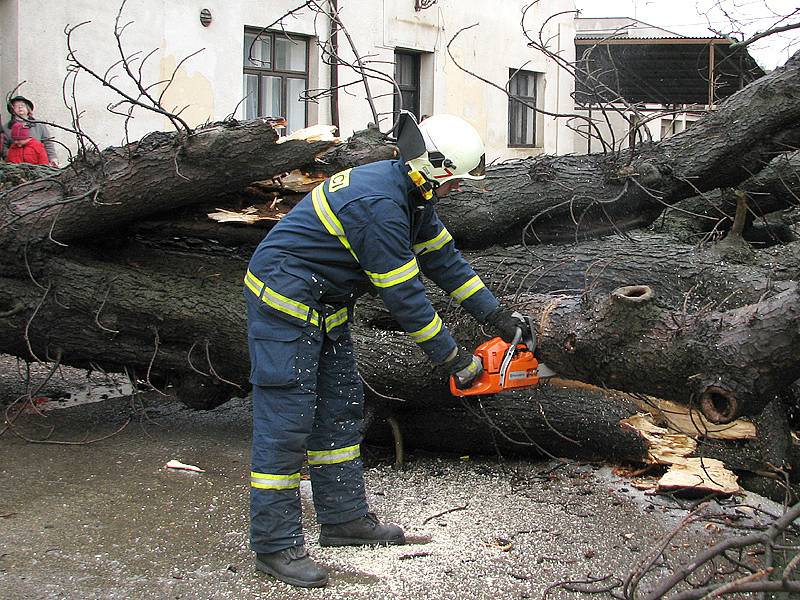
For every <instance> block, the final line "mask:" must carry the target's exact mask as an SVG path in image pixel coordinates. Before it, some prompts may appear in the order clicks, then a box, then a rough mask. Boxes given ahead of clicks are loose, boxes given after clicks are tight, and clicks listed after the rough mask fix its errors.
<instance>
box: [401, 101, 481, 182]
mask: <svg viewBox="0 0 800 600" xmlns="http://www.w3.org/2000/svg"><path fill="white" fill-rule="evenodd" d="M415 125H416V123H415ZM417 128H418V129H419V133H420V134H422V139H423V140H424V142H425V151H424V152H423V153H422V154H421V155H418V156H416V157H415V158H408V157H407V156H405V155H404V156H403V158H405V159H406V162H407V163H408V165H409V166H410V167H411V168H412V169H416V170H417V171H420V172H421V173H422V174H423V175H425V177H426V178H427V179H428V180H429V181H430V182H431V183H432V184H433V185H434V186H436V185H439V184H442V183H445V182H447V181H450V180H451V179H483V178H484V177H486V151H485V149H484V147H483V141H482V140H481V136H480V135H479V134H478V132H477V131H476V130H475V128H474V127H473V126H472V125H470V124H469V123H467V122H466V121H465V120H464V119H462V118H461V117H456V116H455V115H446V114H441V115H433V116H430V117H428V118H427V119H425V120H423V121H422V123H420V124H419V125H417ZM409 129H411V128H410V127H409ZM400 141H401V140H399V139H398V142H400ZM398 146H400V143H398ZM400 149H401V151H402V150H403V147H402V146H401V148H400ZM416 153H417V152H414V154H416Z"/></svg>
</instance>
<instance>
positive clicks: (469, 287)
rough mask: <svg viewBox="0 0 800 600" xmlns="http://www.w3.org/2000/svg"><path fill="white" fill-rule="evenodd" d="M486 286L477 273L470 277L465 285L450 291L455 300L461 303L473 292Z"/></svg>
mask: <svg viewBox="0 0 800 600" xmlns="http://www.w3.org/2000/svg"><path fill="white" fill-rule="evenodd" d="M485 287H486V286H485V285H483V282H482V281H481V278H480V277H478V276H477V275H475V277H470V278H469V279H468V280H467V282H466V283H465V284H464V285H462V286H460V287H458V288H457V289H455V290H453V291H452V292H450V296H451V297H452V298H453V300H455V301H456V302H458V303H459V304H461V303H462V302H463V301H464V300H466V299H467V298H469V297H470V296H472V294H474V293H475V292H477V291H478V290H480V289H483V288H485Z"/></svg>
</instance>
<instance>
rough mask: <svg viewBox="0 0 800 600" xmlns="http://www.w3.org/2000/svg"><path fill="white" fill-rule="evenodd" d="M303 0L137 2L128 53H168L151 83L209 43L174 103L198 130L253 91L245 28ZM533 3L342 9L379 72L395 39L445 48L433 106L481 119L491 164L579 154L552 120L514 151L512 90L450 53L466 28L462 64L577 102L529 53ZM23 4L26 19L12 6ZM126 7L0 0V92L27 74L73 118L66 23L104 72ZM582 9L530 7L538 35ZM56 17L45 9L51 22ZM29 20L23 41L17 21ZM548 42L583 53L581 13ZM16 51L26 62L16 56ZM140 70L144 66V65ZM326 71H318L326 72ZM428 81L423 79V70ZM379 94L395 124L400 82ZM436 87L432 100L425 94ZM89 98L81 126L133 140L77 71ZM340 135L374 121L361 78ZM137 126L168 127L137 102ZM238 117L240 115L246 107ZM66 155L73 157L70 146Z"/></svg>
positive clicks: (381, 86)
mask: <svg viewBox="0 0 800 600" xmlns="http://www.w3.org/2000/svg"><path fill="white" fill-rule="evenodd" d="M299 4H300V3H299V2H297V0H271V1H267V0H204V2H202V3H198V2H195V1H193V0H128V2H127V4H126V8H125V12H124V13H123V17H122V22H123V23H127V22H129V21H132V23H131V24H130V25H129V26H128V27H127V29H126V31H125V35H124V38H123V40H124V43H125V47H126V48H127V49H129V50H130V51H135V50H139V51H142V52H143V53H144V54H146V53H148V52H150V51H151V50H154V49H156V48H158V50H157V51H156V52H155V53H154V54H153V55H152V56H151V57H150V58H149V59H148V60H147V62H146V64H145V68H144V69H143V76H144V80H145V81H146V82H148V83H153V82H156V81H159V80H161V79H164V78H165V77H169V76H170V75H171V74H172V71H173V70H174V69H175V67H176V65H177V64H178V63H179V62H180V61H181V60H182V59H183V58H184V57H186V56H187V55H189V54H191V53H193V52H195V51H198V50H200V49H204V50H202V52H200V53H199V54H198V55H196V56H194V57H192V58H190V59H189V60H188V61H186V62H185V63H183V64H182V65H181V67H180V68H179V69H178V72H177V74H176V77H175V80H174V83H173V84H172V86H171V87H170V90H169V91H168V92H167V94H166V95H165V98H164V104H165V107H167V108H170V109H173V108H175V109H182V108H184V106H187V105H188V107H187V108H185V110H184V112H183V113H182V116H183V117H184V118H185V119H186V120H187V121H188V122H189V123H190V125H197V124H199V123H202V122H205V121H207V120H211V121H214V120H220V119H223V118H225V117H226V116H228V115H229V114H231V113H232V112H233V111H234V108H235V107H236V106H237V104H238V103H239V101H240V100H241V96H242V66H241V63H242V52H243V33H244V27H245V26H252V27H263V26H269V25H271V24H272V23H273V22H274V21H276V20H277V19H278V18H280V17H281V16H282V15H284V14H285V13H286V12H287V11H289V10H291V9H293V8H296V7H297V6H298V5H299ZM528 4H529V1H528V0H503V1H502V2H495V3H491V4H490V5H489V4H487V3H486V2H483V1H477V0H474V1H465V0H439V2H438V3H437V4H436V5H434V6H433V7H432V8H430V9H427V10H424V11H420V12H415V11H414V2H413V0H347V1H340V10H341V17H342V20H343V21H344V23H345V25H346V26H347V27H348V30H349V33H350V35H351V36H352V38H353V41H354V43H355V45H356V47H357V48H358V50H359V52H360V53H361V54H362V55H364V56H365V60H368V61H369V66H370V67H371V68H375V69H378V70H380V71H381V72H383V73H386V74H389V75H391V74H392V73H393V66H392V62H393V59H394V51H395V48H396V47H400V48H405V49H411V50H418V51H421V52H431V53H435V54H434V56H433V57H432V58H430V59H426V61H427V63H428V67H429V69H428V70H429V72H430V73H432V74H433V78H432V81H433V83H432V85H433V89H432V90H426V86H427V85H429V84H425V83H424V84H423V109H425V108H426V107H428V106H429V107H430V111H426V112H451V113H454V114H459V115H462V116H463V117H464V118H466V119H468V120H469V121H471V122H472V123H473V124H474V125H475V126H476V128H477V129H478V130H479V131H480V132H481V134H482V135H483V136H484V139H485V140H486V144H487V155H488V156H487V158H488V159H489V160H493V159H499V158H511V157H516V156H527V155H530V154H535V153H538V152H541V151H544V152H546V153H568V152H572V151H573V146H574V136H573V134H572V132H571V131H569V130H568V129H567V128H566V127H564V126H563V123H562V124H559V122H558V121H556V120H555V119H553V118H551V117H544V118H542V119H541V125H542V127H543V128H544V135H543V139H544V147H543V148H542V149H532V148H525V149H510V148H508V147H507V137H508V133H507V130H508V124H507V122H508V121H507V120H508V100H507V97H506V96H505V94H504V93H503V92H502V91H501V90H499V89H495V88H493V87H491V86H489V85H487V84H486V83H484V82H482V81H480V80H478V79H476V78H475V77H473V76H470V75H467V74H465V73H464V72H463V71H462V70H460V69H459V68H458V67H457V66H456V65H455V64H454V63H453V60H452V59H451V58H450V57H449V56H448V55H447V50H446V46H447V43H448V42H449V41H450V40H451V39H452V37H453V36H454V35H455V34H456V33H457V32H458V31H459V30H461V29H462V28H465V27H468V26H470V25H473V24H474V23H479V25H478V26H476V27H473V28H470V29H468V30H465V31H463V32H462V33H461V34H460V35H459V36H458V39H456V41H455V42H454V43H453V44H452V45H451V51H452V52H453V55H454V57H455V58H456V60H458V61H459V63H461V64H462V66H463V67H465V68H466V69H469V70H470V71H472V72H474V73H475V74H476V75H478V76H480V77H483V78H485V79H487V80H489V81H491V82H492V83H493V84H494V85H496V86H499V87H500V88H503V87H504V86H505V84H506V79H507V77H508V70H509V68H520V67H521V68H524V69H526V70H531V71H537V72H542V73H544V108H545V109H546V110H547V111H549V112H553V113H562V114H565V113H569V112H571V110H572V99H571V98H570V92H571V90H572V85H571V79H570V78H569V77H565V76H563V75H562V74H560V73H559V71H558V69H557V68H556V66H555V64H554V63H553V62H552V61H548V60H546V59H545V57H543V56H541V55H537V54H536V53H535V52H534V51H533V50H532V49H530V48H528V47H527V40H526V39H525V38H524V37H523V35H522V31H521V29H520V17H521V11H522V8H523V7H524V6H526V5H528ZM17 7H22V8H19V17H18V18H16V17H15V15H14V12H15V11H16V10H17ZM201 8H208V9H209V10H210V11H211V13H212V15H213V22H212V24H211V26H210V27H207V28H205V27H203V26H202V25H201V24H200V21H199V13H200V9H201ZM118 9H119V3H118V2H117V1H111V2H105V3H100V2H97V1H93V0H70V1H69V2H60V1H59V2H54V1H52V0H0V17H2V32H3V34H4V35H3V36H2V41H0V61H2V65H1V66H0V86H2V89H3V91H4V92H6V93H7V92H8V91H10V90H11V89H12V88H13V87H14V86H15V85H16V84H17V83H18V82H19V81H21V80H26V83H25V84H24V85H23V86H22V87H21V88H20V92H21V93H22V94H24V95H26V96H28V97H30V98H31V99H32V100H33V101H34V102H35V103H36V105H37V110H36V115H37V116H38V117H39V118H42V119H45V120H51V121H56V122H59V123H63V124H66V125H68V124H69V123H70V114H69V112H68V111H67V109H66V108H65V106H64V103H63V100H62V97H61V94H62V82H63V80H64V76H65V74H66V68H67V61H66V55H67V49H66V42H65V36H64V34H63V30H64V27H65V26H66V25H67V24H73V25H74V24H77V23H79V22H81V21H85V20H91V23H88V24H86V25H83V26H81V27H80V28H79V29H78V30H76V32H75V33H74V36H73V37H74V48H75V49H76V51H77V53H78V56H79V57H80V58H81V59H82V60H85V61H86V62H87V64H88V65H89V66H90V67H91V68H93V69H95V70H96V71H97V72H98V73H101V74H102V73H104V72H105V70H106V69H107V68H108V67H109V66H111V64H112V63H113V62H115V61H116V60H118V58H119V55H118V51H117V49H116V41H115V39H114V37H113V28H114V19H115V18H116V16H117V11H118ZM571 9H574V1H573V0H545V1H543V2H540V3H539V4H537V5H535V6H534V8H533V10H532V11H529V13H528V21H527V22H526V24H527V26H528V28H529V29H531V30H533V31H535V32H537V33H538V30H539V27H540V23H541V20H542V19H544V18H545V17H547V16H549V15H551V14H554V13H557V12H562V11H569V10H571ZM45 15H46V16H45ZM15 23H19V27H18V28H19V32H20V34H19V36H18V43H17V42H16V40H15V35H14V31H15V29H16V28H15V27H14V24H15ZM286 23H287V30H290V31H293V32H296V33H301V34H307V35H314V34H315V29H314V27H315V23H314V20H313V19H312V18H311V15H310V13H308V12H306V13H301V14H299V15H298V16H297V17H296V18H289V19H288V20H287V21H286ZM316 26H317V27H319V28H320V30H321V34H322V35H323V36H326V35H327V23H325V22H324V20H323V19H317V22H316ZM544 34H545V37H547V38H551V45H552V47H553V49H554V50H557V51H560V52H561V53H562V55H563V56H564V58H565V59H566V60H572V59H573V57H574V43H573V39H574V22H573V15H572V14H568V13H567V14H563V15H561V16H559V17H557V18H555V19H553V20H551V21H549V22H548V26H547V28H546V29H545V32H544ZM339 44H340V48H341V52H342V53H343V55H344V56H345V57H346V58H350V59H352V55H351V53H350V52H349V50H348V42H347V38H346V36H345V35H344V34H342V33H340V34H339ZM15 50H18V56H19V59H18V60H16V58H15V56H14V54H15ZM137 67H138V65H137ZM117 69H118V70H117V73H118V76H117V78H116V79H115V80H114V82H115V83H117V84H119V85H121V86H122V87H123V89H124V90H125V91H126V92H127V93H132V92H133V89H134V88H133V86H132V85H131V84H130V83H129V82H128V81H126V80H125V78H124V77H123V76H122V73H121V71H119V68H117ZM315 69H316V71H317V72H318V81H317V85H318V87H321V88H322V87H326V86H327V85H328V81H329V69H328V66H327V65H324V64H322V63H321V62H319V63H318V64H317V65H315ZM315 69H312V71H313V70H315ZM423 76H424V73H423ZM339 79H340V83H345V82H349V81H356V80H357V75H356V74H355V73H353V72H352V71H351V70H349V69H347V68H346V67H340V74H339ZM370 87H371V92H372V94H373V96H374V97H375V99H376V100H375V102H376V108H377V111H378V113H379V122H380V125H381V129H383V130H384V131H385V130H387V129H388V128H389V127H390V119H391V114H390V113H391V110H392V96H391V92H392V87H391V85H390V84H389V83H382V82H378V81H375V80H372V81H371V82H370ZM431 91H432V97H430V95H429V94H428V93H427V92H431ZM77 100H78V104H79V107H80V109H81V110H82V111H83V114H82V116H81V126H82V127H83V129H84V130H85V131H86V132H87V133H88V134H89V135H90V136H91V137H92V138H93V139H94V140H95V141H96V142H97V143H98V144H99V145H100V147H105V146H107V145H118V144H121V143H123V142H124V140H125V131H124V127H123V124H124V118H123V117H121V116H115V115H112V114H110V113H109V112H108V111H107V110H106V107H107V106H108V104H109V103H112V102H114V101H116V98H115V97H114V95H113V94H112V93H111V92H110V90H108V89H107V88H104V87H103V86H102V85H100V84H99V83H98V82H95V81H92V80H91V78H90V77H89V76H87V75H86V74H81V75H80V76H79V79H78V86H77ZM339 105H340V115H341V127H342V131H341V134H342V135H343V136H348V135H350V134H351V133H352V132H353V131H354V130H356V129H363V128H364V127H365V126H366V124H367V123H368V122H370V121H372V120H373V117H372V112H371V110H370V108H369V105H368V103H367V102H366V100H365V92H364V87H363V85H362V84H357V85H353V86H351V87H349V88H347V91H342V92H340V94H339ZM310 112H311V114H312V115H314V116H315V117H316V120H317V121H318V122H322V123H327V122H330V111H329V103H328V100H327V99H323V100H321V101H320V102H319V104H318V105H317V106H316V107H315V110H313V111H310ZM134 115H135V118H134V119H133V120H132V121H130V122H129V126H128V135H129V139H131V140H133V139H138V138H140V137H142V136H143V135H145V134H146V133H147V132H149V131H153V130H169V129H170V128H171V126H170V124H169V122H168V121H167V120H166V119H165V118H164V117H162V116H160V115H156V114H154V113H148V112H145V111H142V110H137V111H136V112H135V113H134ZM237 116H241V109H239V110H238V114H237ZM56 135H57V137H58V139H59V140H60V141H62V142H64V143H66V144H67V145H69V146H71V147H73V148H74V146H75V144H74V141H72V140H71V136H70V134H68V133H65V132H58V133H57V134H56ZM61 157H62V159H63V158H65V157H66V152H63V151H62V152H61Z"/></svg>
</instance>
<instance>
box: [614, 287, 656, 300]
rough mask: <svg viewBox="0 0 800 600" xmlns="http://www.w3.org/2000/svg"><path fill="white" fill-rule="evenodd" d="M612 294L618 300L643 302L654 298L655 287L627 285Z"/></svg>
mask: <svg viewBox="0 0 800 600" xmlns="http://www.w3.org/2000/svg"><path fill="white" fill-rule="evenodd" d="M611 296H612V298H613V299H614V300H616V301H618V302H628V303H631V304H643V303H645V302H649V301H650V300H652V299H653V289H652V288H651V287H650V286H648V285H626V286H623V287H619V288H617V289H615V290H614V291H613V292H612V293H611Z"/></svg>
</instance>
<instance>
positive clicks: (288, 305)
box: [244, 269, 319, 326]
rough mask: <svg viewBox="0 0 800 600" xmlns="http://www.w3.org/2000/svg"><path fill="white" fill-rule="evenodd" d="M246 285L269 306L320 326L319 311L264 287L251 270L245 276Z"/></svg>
mask: <svg viewBox="0 0 800 600" xmlns="http://www.w3.org/2000/svg"><path fill="white" fill-rule="evenodd" d="M244 283H245V285H246V286H247V287H248V288H249V289H250V291H251V292H253V293H254V294H255V295H256V296H259V299H260V300H261V301H262V302H263V303H264V304H266V305H267V306H271V307H272V308H274V309H275V310H278V311H280V312H282V313H286V314H287V315H290V316H292V317H295V318H296V319H300V320H301V321H310V322H311V323H312V324H313V325H317V326H319V317H318V316H317V311H315V310H314V309H313V308H311V307H310V306H308V305H307V304H303V303H302V302H297V301H296V300H292V299H291V298H287V297H286V296H284V295H283V294H279V293H278V292H276V291H275V290H273V289H272V288H270V287H268V286H266V285H264V282H263V281H261V280H260V279H259V278H258V277H256V276H255V275H253V274H252V273H251V272H250V270H249V269H248V270H247V274H246V275H245V276H244ZM262 290H263V292H262ZM309 315H310V317H309Z"/></svg>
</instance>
